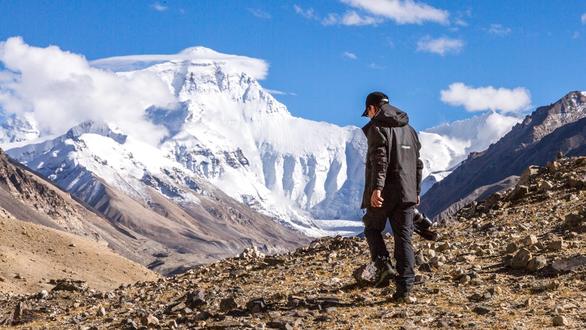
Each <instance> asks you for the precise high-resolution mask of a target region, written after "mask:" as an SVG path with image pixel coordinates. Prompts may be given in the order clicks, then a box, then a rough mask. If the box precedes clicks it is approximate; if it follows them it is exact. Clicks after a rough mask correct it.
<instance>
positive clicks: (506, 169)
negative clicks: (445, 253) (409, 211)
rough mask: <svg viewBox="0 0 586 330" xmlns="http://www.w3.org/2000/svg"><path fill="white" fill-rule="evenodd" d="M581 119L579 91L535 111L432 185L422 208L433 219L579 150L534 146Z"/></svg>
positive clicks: (584, 111) (584, 102)
mask: <svg viewBox="0 0 586 330" xmlns="http://www.w3.org/2000/svg"><path fill="white" fill-rule="evenodd" d="M584 117H586V93H584V92H579V91H574V92H570V93H568V94H567V95H565V96H564V97H562V98H561V99H560V100H558V101H557V102H555V103H552V104H550V105H547V106H542V107H539V108H537V109H536V110H535V111H534V112H533V113H532V114H531V115H529V116H527V117H526V118H525V119H524V120H523V122H522V123H519V124H517V125H515V126H514V127H513V128H512V130H511V131H510V132H509V133H507V134H506V135H505V136H504V137H503V138H501V139H500V140H499V141H498V142H497V143H495V144H493V145H491V146H490V147H489V148H488V149H486V150H484V151H482V152H476V153H471V154H470V155H469V156H468V158H467V159H466V160H465V161H463V162H462V164H461V165H460V166H459V167H458V168H456V170H454V172H452V174H450V175H449V176H447V177H446V178H445V179H444V180H442V181H441V182H439V183H437V184H435V185H434V186H433V187H432V188H431V189H430V190H429V191H428V193H427V194H426V195H424V196H423V198H422V203H421V208H422V209H423V210H424V211H426V212H427V213H428V214H429V215H431V216H435V215H437V214H439V213H441V212H442V211H443V210H445V209H447V208H448V207H450V205H451V204H453V203H456V202H457V201H458V200H460V199H462V198H465V197H466V195H467V194H468V193H470V192H472V191H473V190H474V189H476V188H479V187H481V186H484V185H489V184H492V183H495V182H497V181H499V180H501V179H504V178H505V177H507V176H511V175H520V174H521V171H522V170H523V169H524V168H526V167H527V166H529V165H544V164H545V163H546V162H547V161H550V160H552V159H554V158H555V157H556V155H557V153H558V152H563V153H568V152H572V150H573V149H574V148H577V147H579V146H580V143H579V142H578V143H573V144H567V145H565V146H564V145H563V144H560V145H559V146H553V145H550V146H551V148H547V149H538V148H536V147H535V146H537V145H540V144H539V143H540V141H542V140H543V139H546V138H547V137H548V136H550V135H551V134H553V133H554V132H555V131H556V130H558V129H559V130H561V131H563V130H564V127H565V126H566V125H571V124H572V123H575V122H577V121H579V120H580V119H581V118H584ZM580 134H583V133H580V132H575V134H574V135H573V136H572V137H574V138H577V137H579V136H580ZM572 137H569V138H570V139H571V138H572ZM558 142H559V143H561V142H562V141H558ZM554 144H555V143H554ZM555 149H557V150H555Z"/></svg>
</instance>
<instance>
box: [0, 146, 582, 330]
mask: <svg viewBox="0 0 586 330" xmlns="http://www.w3.org/2000/svg"><path fill="white" fill-rule="evenodd" d="M585 216H586V157H582V158H565V159H561V160H559V161H557V162H552V163H550V164H548V165H547V166H546V167H531V168H529V169H528V170H527V171H526V172H525V173H524V175H522V176H521V178H520V180H519V183H518V184H517V186H516V187H515V188H514V189H511V190H508V191H504V192H500V193H497V194H494V195H492V196H491V197H489V198H488V199H487V200H486V201H485V202H483V203H472V204H470V205H468V206H467V207H465V208H463V209H462V210H460V212H459V213H458V214H457V218H458V221H454V222H453V223H451V224H450V225H447V226H444V227H440V228H438V231H439V232H440V233H441V236H442V238H441V239H440V240H439V241H437V242H433V243H429V242H424V241H421V240H419V238H416V240H415V243H414V245H415V250H416V253H417V266H418V270H417V273H418V274H417V281H418V284H417V285H416V286H415V289H414V298H415V299H413V300H412V301H411V302H410V303H407V304H395V303H392V302H390V301H389V299H390V295H391V294H392V292H393V288H392V286H391V287H389V288H385V289H374V288H371V287H369V286H368V285H366V284H364V283H363V281H362V280H361V277H360V276H357V275H359V273H357V272H356V269H357V268H359V266H362V265H365V264H367V263H368V261H369V260H368V259H369V258H368V252H367V245H366V242H365V241H364V240H363V239H360V238H342V237H335V238H324V239H319V240H316V241H314V242H312V243H311V244H310V245H308V246H306V247H303V248H300V249H297V250H296V251H294V252H291V253H287V254H283V255H277V256H263V255H261V254H259V253H258V252H257V251H255V250H248V251H246V252H245V253H243V254H242V255H241V256H240V257H239V258H230V259H226V260H223V261H220V262H216V263H213V264H209V265H204V266H199V267H196V268H194V269H192V270H189V271H188V272H186V273H184V274H182V275H178V276H174V277H170V278H164V279H159V280H158V281H147V282H140V283H137V284H134V285H130V286H121V287H119V288H117V289H116V290H113V291H108V292H95V291H87V290H77V291H72V292H63V291H56V292H51V293H50V294H49V295H48V296H44V297H41V296H40V295H19V296H14V295H3V296H1V297H0V315H1V316H0V319H4V320H5V321H4V323H5V324H12V325H13V326H16V327H22V328H33V329H34V328H43V327H45V328H60V329H67V328H92V327H94V328H126V329H137V328H140V327H151V328H156V327H162V328H177V329H197V328H206V329H227V328H234V329H243V328H258V327H268V328H277V329H291V328H293V329H302V328H327V329H337V328H340V329H346V328H383V327H384V328H397V329H398V328H413V329H415V328H431V327H443V328H462V327H469V328H495V329H496V328H498V329H503V328H530V329H537V328H550V327H554V326H564V327H565V328H568V329H582V328H584V325H585V324H586V317H585V315H584V313H583V311H584V310H585V309H586V243H585V242H586V239H585V238H586V218H585ZM387 240H388V242H387V243H388V245H389V247H391V246H392V238H390V237H388V238H387ZM355 274H356V275H355ZM357 279H358V280H360V281H359V282H357Z"/></svg>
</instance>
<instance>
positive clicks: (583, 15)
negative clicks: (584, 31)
mask: <svg viewBox="0 0 586 330" xmlns="http://www.w3.org/2000/svg"><path fill="white" fill-rule="evenodd" d="M580 20H581V21H582V24H586V13H584V14H582V16H581V17H580Z"/></svg>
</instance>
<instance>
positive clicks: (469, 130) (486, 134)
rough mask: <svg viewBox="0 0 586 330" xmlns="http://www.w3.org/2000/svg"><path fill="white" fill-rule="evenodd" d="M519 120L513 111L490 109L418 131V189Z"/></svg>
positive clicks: (444, 174) (440, 177)
mask: <svg viewBox="0 0 586 330" xmlns="http://www.w3.org/2000/svg"><path fill="white" fill-rule="evenodd" d="M521 121H522V118H520V117H517V116H514V115H503V114H499V113H496V112H491V113H486V114H483V115H479V116H475V117H472V118H469V119H465V120H459V121H454V122H451V123H446V124H443V125H440V126H436V127H433V128H430V129H426V130H425V131H423V132H420V133H419V138H420V140H421V144H422V146H423V147H422V149H421V158H422V160H423V162H424V169H423V178H424V180H423V183H422V187H421V188H422V193H423V194H425V192H427V190H429V188H431V187H432V186H433V185H434V184H435V183H437V182H439V181H441V180H443V179H444V178H445V177H446V176H448V175H449V174H450V173H451V172H452V171H453V170H454V169H455V168H456V167H457V166H458V165H459V164H460V162H462V161H463V160H464V159H466V157H468V155H469V154H470V153H471V152H478V151H482V150H485V149H486V148H488V147H489V146H490V145H491V144H493V143H495V142H497V141H498V140H499V139H500V138H501V137H502V136H504V135H505V134H506V133H508V132H509V131H510V130H511V128H512V127H513V126H514V125H515V124H517V123H519V122H521Z"/></svg>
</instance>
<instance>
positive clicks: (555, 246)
mask: <svg viewBox="0 0 586 330" xmlns="http://www.w3.org/2000/svg"><path fill="white" fill-rule="evenodd" d="M564 247H565V244H564V240H563V239H561V238H560V239H556V240H553V241H551V242H549V243H548V244H547V249H548V250H549V251H552V252H556V251H561V250H563V249H564Z"/></svg>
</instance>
